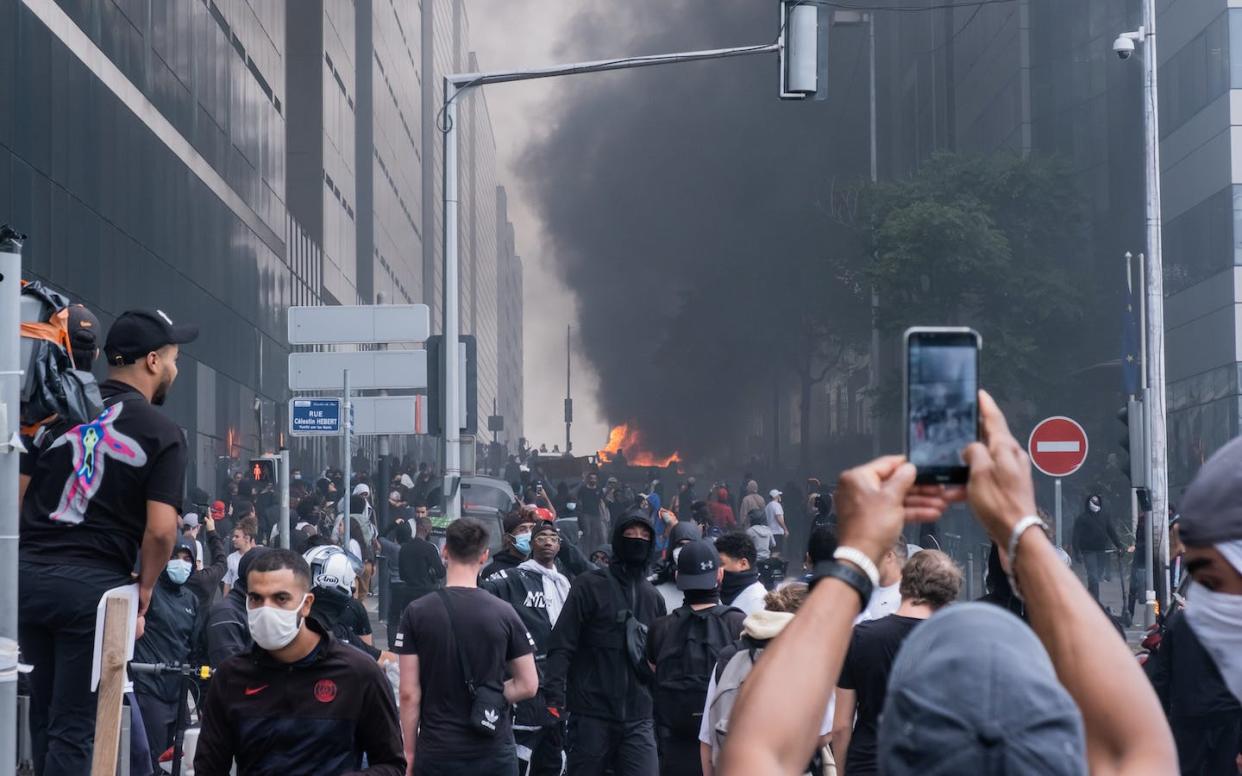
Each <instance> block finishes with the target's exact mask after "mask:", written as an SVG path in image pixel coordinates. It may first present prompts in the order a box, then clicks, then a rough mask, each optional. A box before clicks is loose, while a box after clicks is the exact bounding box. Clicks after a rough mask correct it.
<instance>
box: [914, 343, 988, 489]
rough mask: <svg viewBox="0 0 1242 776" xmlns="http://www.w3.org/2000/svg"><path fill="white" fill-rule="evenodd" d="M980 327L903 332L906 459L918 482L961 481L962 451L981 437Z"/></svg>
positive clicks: (963, 475)
mask: <svg viewBox="0 0 1242 776" xmlns="http://www.w3.org/2000/svg"><path fill="white" fill-rule="evenodd" d="M980 347H981V339H980V337H979V334H978V332H976V331H974V330H973V329H968V328H930V327H916V328H912V329H908V330H907V331H906V334H905V349H906V360H905V367H906V368H905V424H904V425H905V439H906V458H907V460H909V461H910V463H912V464H914V465H915V467H917V469H918V477H917V478H916V480H915V482H917V483H919V484H938V485H962V484H965V482H966V480H967V478H968V477H969V475H970V470H969V468H968V467H967V465H966V461H965V459H964V458H963V457H962V453H963V452H964V451H965V449H966V447H967V446H968V445H969V444H971V443H972V442H976V441H978V439H979V349H980Z"/></svg>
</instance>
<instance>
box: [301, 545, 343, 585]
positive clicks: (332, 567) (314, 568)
mask: <svg viewBox="0 0 1242 776" xmlns="http://www.w3.org/2000/svg"><path fill="white" fill-rule="evenodd" d="M302 557H303V558H305V559H306V563H307V564H308V565H309V566H310V571H311V586H312V587H322V588H328V589H331V590H339V591H340V592H342V593H344V594H345V595H350V594H351V593H352V592H353V587H354V579H356V578H357V574H356V573H355V572H354V565H353V564H352V563H350V561H349V556H348V555H347V554H346V553H345V551H344V550H342V549H341V548H340V547H335V546H333V545H330V544H329V545H324V546H321V547H312V548H310V549H309V550H307V551H306V554H305V555H303V556H302Z"/></svg>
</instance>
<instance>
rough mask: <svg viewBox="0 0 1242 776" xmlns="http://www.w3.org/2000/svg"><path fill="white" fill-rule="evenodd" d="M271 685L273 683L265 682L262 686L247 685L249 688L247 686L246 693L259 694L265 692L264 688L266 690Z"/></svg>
mask: <svg viewBox="0 0 1242 776" xmlns="http://www.w3.org/2000/svg"><path fill="white" fill-rule="evenodd" d="M270 686H271V685H268V684H265V685H263V686H262V687H247V688H246V695H258V694H259V693H261V692H263V691H264V690H266V689H267V688H268V687H270Z"/></svg>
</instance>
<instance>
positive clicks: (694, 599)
mask: <svg viewBox="0 0 1242 776" xmlns="http://www.w3.org/2000/svg"><path fill="white" fill-rule="evenodd" d="M684 595H685V602H686V605H687V606H694V605H695V604H714V603H718V602H719V601H720V588H718V587H713V588H712V589H711V590H686V591H685V592H684Z"/></svg>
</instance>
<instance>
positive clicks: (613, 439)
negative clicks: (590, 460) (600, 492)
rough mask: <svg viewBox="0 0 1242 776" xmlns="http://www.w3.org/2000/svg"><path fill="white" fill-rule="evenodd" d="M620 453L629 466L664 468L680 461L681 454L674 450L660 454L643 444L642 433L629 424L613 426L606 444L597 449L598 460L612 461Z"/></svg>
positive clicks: (614, 460)
mask: <svg viewBox="0 0 1242 776" xmlns="http://www.w3.org/2000/svg"><path fill="white" fill-rule="evenodd" d="M618 453H621V454H622V455H623V457H624V459H625V462H626V463H627V464H629V465H630V466H655V467H659V468H661V469H662V468H664V467H666V466H668V465H669V464H674V463H681V454H680V453H677V452H674V453H673V454H672V455H669V456H660V455H657V454H656V453H654V452H652V451H651V450H648V449H647V448H646V447H645V446H644V445H643V440H642V434H641V433H639V431H638V429H636V428H631V427H630V426H629V424H626V423H622V424H621V425H619V426H613V428H612V431H610V432H608V445H607V446H606V447H605V448H604V449H603V450H600V451H599V457H600V460H601V461H603V462H604V463H614V462H616V460H617V454H618Z"/></svg>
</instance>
